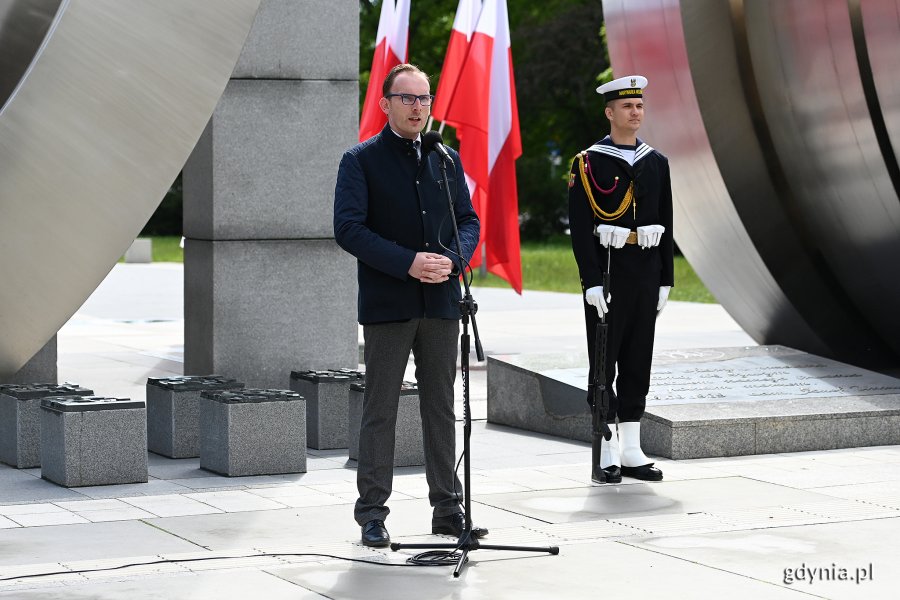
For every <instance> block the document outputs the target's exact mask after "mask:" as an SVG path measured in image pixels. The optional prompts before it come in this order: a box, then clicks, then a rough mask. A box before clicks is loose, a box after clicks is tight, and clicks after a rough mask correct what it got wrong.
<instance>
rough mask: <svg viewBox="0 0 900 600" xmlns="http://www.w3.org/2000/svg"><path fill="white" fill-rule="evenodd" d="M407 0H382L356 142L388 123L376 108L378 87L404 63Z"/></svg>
mask: <svg viewBox="0 0 900 600" xmlns="http://www.w3.org/2000/svg"><path fill="white" fill-rule="evenodd" d="M409 3H410V0H396V3H395V0H382V2H381V16H380V17H379V18H378V33H377V34H376V35H375V54H374V55H373V56H372V69H371V70H370V71H369V85H368V87H367V88H366V100H365V102H364V103H363V110H362V117H361V118H360V120H359V141H361V142H362V141H364V140H367V139H369V138H370V137H372V136H373V135H375V134H377V133H378V132H380V131H381V130H382V128H384V124H385V123H387V115H385V114H384V111H382V110H381V107H380V106H378V101H379V100H380V99H381V96H382V94H381V85H382V84H383V83H384V78H385V77H386V76H387V74H388V73H389V72H390V70H391V69H393V68H394V67H396V66H397V65H399V64H400V63H405V62H406V60H407V56H408V54H407V46H408V41H409Z"/></svg>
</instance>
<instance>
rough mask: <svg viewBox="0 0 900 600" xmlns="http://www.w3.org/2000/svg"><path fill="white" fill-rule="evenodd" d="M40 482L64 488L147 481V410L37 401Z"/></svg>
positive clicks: (115, 403)
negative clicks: (39, 414) (39, 402)
mask: <svg viewBox="0 0 900 600" xmlns="http://www.w3.org/2000/svg"><path fill="white" fill-rule="evenodd" d="M41 477H43V478H44V479H47V480H49V481H52V482H54V483H58V484H59V485H64V486H66V487H79V486H87V485H111V484H116V483H146V482H147V410H146V408H145V405H144V402H143V401H139V400H129V399H127V398H100V397H96V396H53V397H49V398H44V399H43V400H41Z"/></svg>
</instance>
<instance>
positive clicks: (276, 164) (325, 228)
mask: <svg viewBox="0 0 900 600" xmlns="http://www.w3.org/2000/svg"><path fill="white" fill-rule="evenodd" d="M357 89H358V87H357V83H356V80H355V79H354V80H353V81H352V82H351V81H269V80H266V81H248V80H232V81H231V82H230V83H229V84H228V86H227V87H226V89H225V92H224V93H223V95H222V97H221V99H220V100H219V104H218V105H217V106H216V110H215V112H214V113H213V116H212V119H211V121H210V124H209V125H208V126H207V129H206V131H205V132H204V133H203V135H201V137H200V139H199V141H198V142H197V145H196V146H195V148H194V151H193V153H192V154H191V156H190V158H189V159H188V161H187V163H186V164H185V167H184V176H183V181H184V235H185V236H186V237H188V238H193V239H201V240H259V239H273V240H282V239H283V240H294V239H323V238H333V237H334V230H333V214H334V182H335V180H336V177H337V169H338V165H339V164H340V160H341V156H342V154H343V153H344V151H345V150H346V149H347V148H349V147H351V146H353V145H354V144H356V143H357V136H358V128H359V127H358V123H359V118H358V110H359V109H358V103H359V95H358V92H357Z"/></svg>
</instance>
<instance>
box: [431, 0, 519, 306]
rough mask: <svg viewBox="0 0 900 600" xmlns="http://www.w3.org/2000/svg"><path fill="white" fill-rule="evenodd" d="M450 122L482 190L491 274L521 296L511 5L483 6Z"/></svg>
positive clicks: (477, 198) (479, 200) (498, 1)
mask: <svg viewBox="0 0 900 600" xmlns="http://www.w3.org/2000/svg"><path fill="white" fill-rule="evenodd" d="M442 77H443V75H442ZM485 92H487V93H485ZM446 120H447V122H448V123H455V124H456V128H457V134H458V137H459V139H460V143H459V154H460V157H461V158H462V161H463V166H464V168H465V170H466V174H467V175H468V176H469V177H471V178H472V179H473V180H474V182H475V184H476V186H477V188H476V189H475V193H474V194H473V204H474V205H475V210H476V211H477V212H478V216H479V218H480V219H481V234H482V235H481V237H482V240H483V242H484V245H485V257H486V262H487V268H488V271H490V272H491V273H494V274H495V275H498V276H499V277H502V278H503V279H505V280H506V281H508V282H509V284H510V285H511V286H512V288H513V289H514V290H516V291H517V292H519V293H520V294H521V293H522V260H521V255H520V248H519V199H518V190H517V186H516V159H517V158H518V157H519V156H521V155H522V140H521V137H520V135H519V110H518V106H517V104H516V85H515V80H514V77H513V65H512V51H511V48H510V36H509V17H508V14H507V10H506V0H484V6H483V8H482V9H481V14H480V16H479V18H478V24H477V26H476V27H475V32H474V34H473V35H472V39H471V42H470V45H469V52H468V54H467V56H466V60H465V63H464V64H463V68H462V71H461V72H460V75H459V80H458V82H457V84H456V89H455V90H454V93H453V97H452V98H451V100H450V106H449V107H448V109H447V114H446ZM479 251H480V250H476V256H477V255H478V253H479ZM473 262H474V261H473Z"/></svg>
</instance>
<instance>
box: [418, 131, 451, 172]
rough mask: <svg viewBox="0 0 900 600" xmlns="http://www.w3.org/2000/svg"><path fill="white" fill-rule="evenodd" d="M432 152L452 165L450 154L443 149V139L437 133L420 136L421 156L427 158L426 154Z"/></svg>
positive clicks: (431, 132) (426, 133)
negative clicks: (435, 152)
mask: <svg viewBox="0 0 900 600" xmlns="http://www.w3.org/2000/svg"><path fill="white" fill-rule="evenodd" d="M432 150H435V151H437V153H438V154H440V155H441V158H443V159H444V160H448V161H450V163H451V164H452V163H453V159H452V158H450V153H449V152H447V148H446V147H444V139H443V138H442V137H441V133H440V132H439V131H426V132H425V135H423V136H422V156H428V153H429V152H431V151H432Z"/></svg>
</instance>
